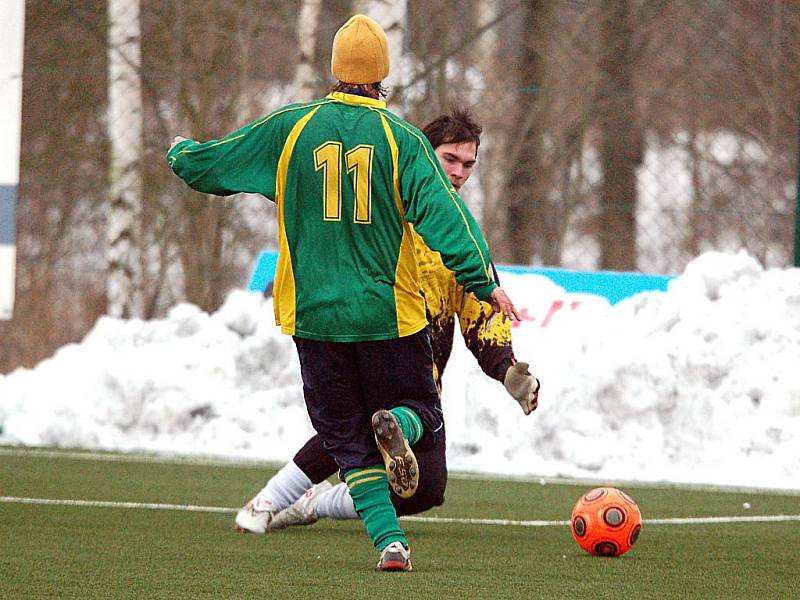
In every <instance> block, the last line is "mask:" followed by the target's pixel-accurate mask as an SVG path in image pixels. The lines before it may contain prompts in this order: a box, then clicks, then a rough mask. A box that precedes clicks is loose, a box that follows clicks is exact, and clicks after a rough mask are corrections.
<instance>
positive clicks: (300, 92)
mask: <svg viewBox="0 0 800 600" xmlns="http://www.w3.org/2000/svg"><path fill="white" fill-rule="evenodd" d="M321 5H322V0H302V2H301V3H300V13H299V15H298V17H297V44H298V46H299V48H300V59H299V60H298V62H297V69H296V70H295V75H294V87H295V90H296V91H295V98H296V100H297V101H298V102H308V101H309V100H313V99H314V96H315V92H316V85H315V84H316V73H315V72H314V67H313V65H314V47H315V44H316V38H317V23H318V21H319V9H320V6H321Z"/></svg>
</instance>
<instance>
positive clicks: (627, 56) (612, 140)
mask: <svg viewBox="0 0 800 600" xmlns="http://www.w3.org/2000/svg"><path fill="white" fill-rule="evenodd" d="M602 35H603V48H604V52H603V57H602V59H601V62H600V68H601V77H603V78H604V81H605V89H604V92H605V96H604V97H603V98H600V99H599V101H598V105H599V106H602V107H603V110H601V114H600V135H601V142H600V162H601V166H602V170H603V184H602V186H601V190H600V203H601V208H600V210H601V216H600V268H602V269H610V270H618V271H633V270H635V269H636V264H637V260H636V241H637V240H636V203H637V197H636V193H637V190H636V169H637V167H638V166H639V164H640V163H641V161H642V145H643V141H642V135H641V132H640V131H639V129H638V126H637V124H636V114H635V107H634V96H633V89H632V71H633V56H632V52H631V37H632V27H631V23H630V15H629V6H628V0H608V3H607V6H606V10H605V20H604V21H603V29H602Z"/></svg>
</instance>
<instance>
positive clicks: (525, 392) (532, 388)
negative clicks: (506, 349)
mask: <svg viewBox="0 0 800 600" xmlns="http://www.w3.org/2000/svg"><path fill="white" fill-rule="evenodd" d="M503 385H504V386H505V388H506V390H508V393H509V394H511V396H512V397H513V398H514V400H516V401H517V402H519V405H520V406H521V407H522V412H524V413H525V414H526V415H529V414H531V413H532V412H533V411H535V410H536V407H537V406H539V387H540V385H539V380H538V379H536V377H534V376H533V375H531V373H530V371H528V363H526V362H518V363H514V364H513V365H511V367H509V369H508V371H506V376H505V377H504V378H503Z"/></svg>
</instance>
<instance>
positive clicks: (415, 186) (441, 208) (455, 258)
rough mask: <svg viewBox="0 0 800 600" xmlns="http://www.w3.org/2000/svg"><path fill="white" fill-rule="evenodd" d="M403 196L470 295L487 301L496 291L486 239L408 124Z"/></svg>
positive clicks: (403, 136) (402, 128)
mask: <svg viewBox="0 0 800 600" xmlns="http://www.w3.org/2000/svg"><path fill="white" fill-rule="evenodd" d="M395 124H396V125H397V126H398V132H397V138H398V146H399V147H400V152H399V158H398V168H399V173H398V177H399V183H400V194H401V197H402V200H403V208H404V210H405V217H406V220H408V221H409V222H411V223H413V224H414V229H415V230H416V231H417V233H419V234H420V236H422V239H423V240H424V241H425V244H427V245H428V246H429V247H430V248H432V249H433V250H436V251H437V252H439V253H440V254H441V256H442V262H444V264H445V266H446V267H447V268H448V269H450V270H451V271H453V272H454V273H455V275H456V280H457V281H458V282H459V283H460V284H461V285H463V286H464V288H465V289H466V290H467V291H470V292H473V293H474V294H475V295H476V296H478V297H479V298H481V299H484V300H486V299H488V298H489V297H490V295H491V293H492V291H493V290H494V289H495V288H496V287H497V284H496V283H495V282H494V279H493V278H492V274H491V267H490V263H491V259H490V257H489V249H488V247H487V245H486V240H485V239H484V237H483V234H482V233H481V231H480V228H479V227H478V224H477V223H476V222H475V219H474V218H473V216H472V214H471V213H470V212H469V209H467V207H466V205H465V204H464V202H463V201H462V200H461V198H460V196H459V195H458V193H457V192H456V191H455V188H453V186H452V185H451V184H450V182H449V180H448V179H447V176H446V175H445V173H444V170H443V169H442V167H441V165H440V164H439V161H438V159H437V158H436V155H435V154H434V152H433V148H432V147H431V145H430V143H429V142H428V140H427V139H426V138H425V136H424V135H423V134H422V133H421V132H419V130H417V129H415V128H413V127H411V126H410V125H408V124H406V123H402V124H398V123H396V122H395Z"/></svg>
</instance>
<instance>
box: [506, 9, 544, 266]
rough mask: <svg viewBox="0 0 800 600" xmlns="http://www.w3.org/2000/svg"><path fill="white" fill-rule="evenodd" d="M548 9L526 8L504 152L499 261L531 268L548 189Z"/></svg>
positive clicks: (540, 231) (542, 220)
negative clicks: (544, 111) (544, 119)
mask: <svg viewBox="0 0 800 600" xmlns="http://www.w3.org/2000/svg"><path fill="white" fill-rule="evenodd" d="M549 10H550V3H548V2H546V1H545V0H532V1H531V2H528V3H526V5H525V7H524V11H525V12H524V16H523V27H522V37H521V40H520V52H521V56H520V58H519V61H518V63H517V64H518V68H517V70H516V72H515V74H516V77H517V82H518V85H519V86H521V87H519V88H518V92H517V95H516V102H515V105H516V106H515V111H514V117H515V118H514V128H513V132H512V134H511V136H510V137H509V142H508V147H507V148H506V161H507V165H508V178H507V180H506V187H505V203H506V205H507V206H506V227H505V231H506V236H505V245H501V246H500V248H499V249H500V253H499V254H500V256H501V257H507V258H508V260H510V261H511V262H514V263H518V264H530V262H531V261H532V259H533V256H534V252H535V249H536V246H537V244H536V241H537V239H540V238H541V235H542V227H543V225H544V224H545V223H546V219H547V185H546V183H545V181H543V180H544V178H543V176H542V175H543V173H542V148H541V144H542V130H541V127H540V126H541V106H542V105H543V104H544V101H543V95H542V82H543V80H544V69H545V64H544V53H543V48H542V46H543V44H544V43H546V40H547V31H548V21H549V14H550V13H549Z"/></svg>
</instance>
